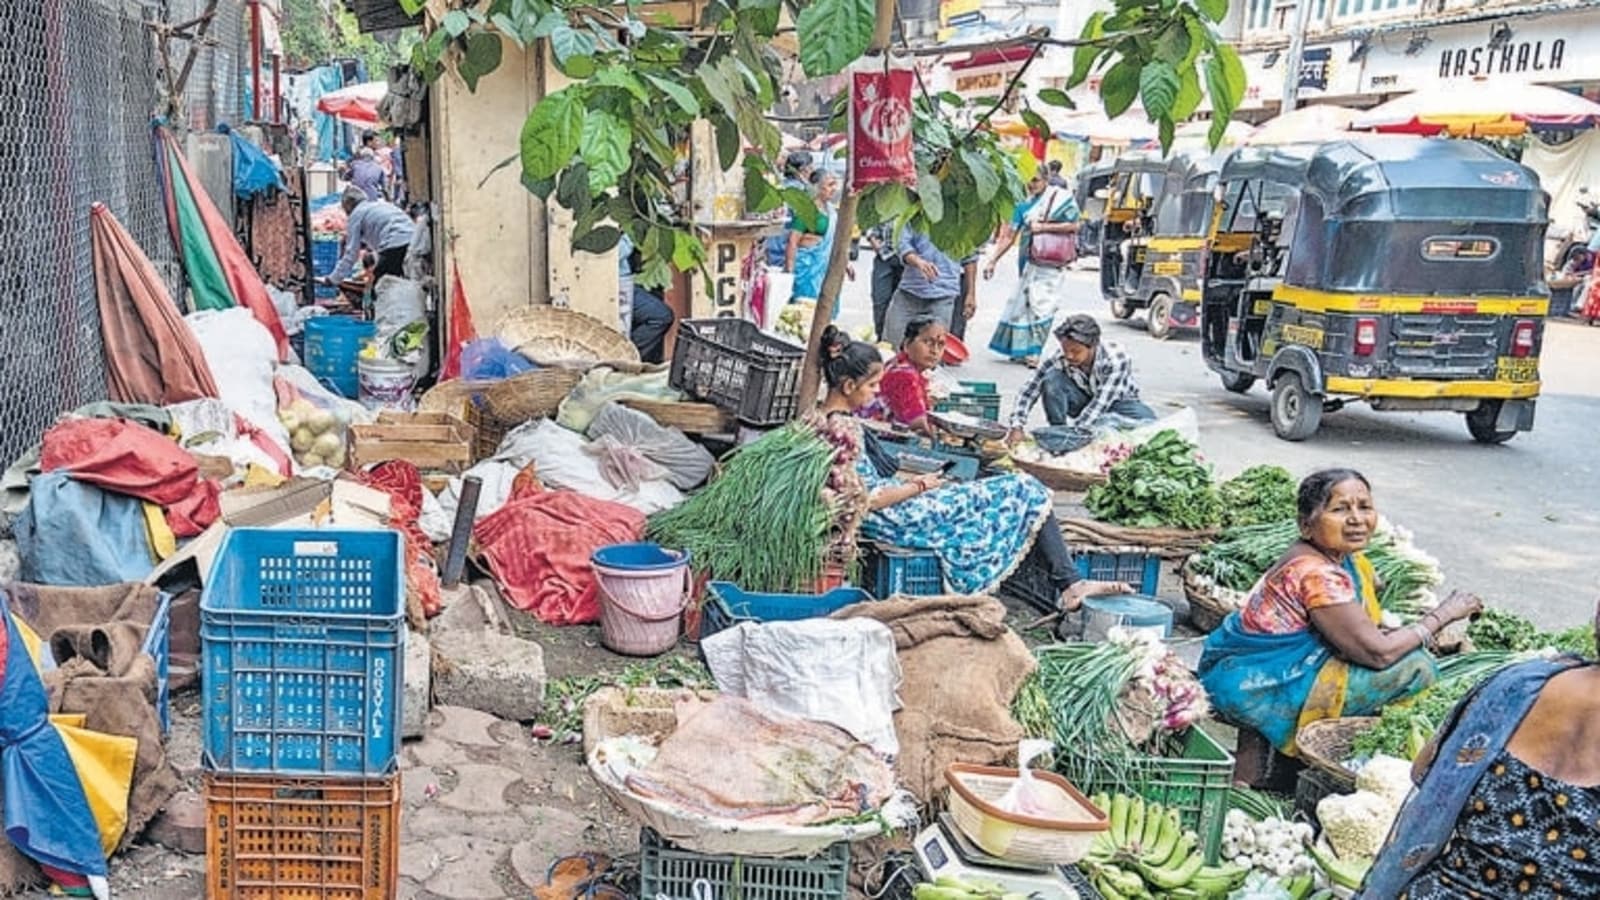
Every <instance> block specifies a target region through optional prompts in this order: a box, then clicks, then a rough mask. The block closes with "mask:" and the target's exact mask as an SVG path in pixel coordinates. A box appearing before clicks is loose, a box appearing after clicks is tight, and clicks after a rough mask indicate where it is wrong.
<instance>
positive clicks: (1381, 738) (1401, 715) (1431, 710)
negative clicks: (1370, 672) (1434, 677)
mask: <svg viewBox="0 0 1600 900" xmlns="http://www.w3.org/2000/svg"><path fill="white" fill-rule="evenodd" d="M1482 677H1487V674H1485V675H1484V676H1482ZM1482 677H1471V676H1467V677H1461V678H1452V679H1449V680H1447V681H1439V682H1436V683H1435V684H1434V685H1433V686H1432V687H1430V688H1428V689H1427V690H1424V691H1423V692H1422V693H1420V694H1418V695H1417V696H1415V697H1413V698H1412V699H1411V700H1410V701H1408V702H1405V703H1391V704H1389V705H1388V706H1387V707H1385V708H1384V710H1383V715H1381V716H1379V717H1378V724H1377V725H1376V726H1374V727H1373V728H1372V730H1370V731H1364V732H1362V733H1361V734H1358V735H1356V736H1355V739H1354V740H1353V741H1351V743H1350V754H1351V758H1362V757H1372V756H1377V755H1378V754H1380V753H1382V754H1384V755H1385V756H1393V757H1396V758H1397V759H1416V757H1417V754H1418V753H1421V752H1422V748H1423V746H1424V745H1425V744H1427V742H1428V739H1429V738H1431V737H1433V734H1434V732H1436V731H1438V730H1439V726H1440V725H1442V724H1443V723H1444V720H1445V717H1446V716H1448V715H1449V714H1450V710H1452V709H1454V708H1455V706H1456V702H1457V701H1459V700H1460V699H1461V698H1462V697H1465V696H1466V695H1467V692H1468V691H1470V690H1472V689H1473V688H1474V687H1476V686H1477V684H1478V682H1479V681H1481V680H1482Z"/></svg>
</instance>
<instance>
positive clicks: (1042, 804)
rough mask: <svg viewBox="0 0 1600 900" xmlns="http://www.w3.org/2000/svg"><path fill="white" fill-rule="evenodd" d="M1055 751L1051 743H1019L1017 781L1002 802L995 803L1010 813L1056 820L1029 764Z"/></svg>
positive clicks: (1028, 741) (1002, 798) (1031, 741)
mask: <svg viewBox="0 0 1600 900" xmlns="http://www.w3.org/2000/svg"><path fill="white" fill-rule="evenodd" d="M1053 749H1055V745H1054V744H1052V743H1050V742H1049V741H1040V740H1025V741H1018V742H1017V780H1016V781H1014V782H1012V783H1011V787H1010V788H1009V789H1007V790H1006V792H1005V794H1004V795H1003V796H1001V798H1000V800H999V801H998V802H997V803H995V805H996V806H998V807H1000V808H1001V809H1002V810H1005V811H1006V812H1008V813H1011V814H1013V815H1018V816H1032V817H1034V818H1039V819H1050V818H1054V817H1055V814H1054V813H1052V812H1051V811H1050V803H1049V800H1048V798H1046V797H1043V796H1041V794H1042V789H1041V788H1040V787H1039V780H1038V779H1037V778H1034V777H1033V772H1032V771H1031V770H1030V769H1029V768H1028V763H1030V762H1032V761H1033V760H1035V759H1037V758H1038V757H1040V756H1043V755H1045V754H1046V753H1049V752H1050V751H1051V750H1053Z"/></svg>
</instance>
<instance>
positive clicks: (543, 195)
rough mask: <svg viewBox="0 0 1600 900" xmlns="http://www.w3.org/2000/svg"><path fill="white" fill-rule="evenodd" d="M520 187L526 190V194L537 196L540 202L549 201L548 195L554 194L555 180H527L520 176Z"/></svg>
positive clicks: (526, 177) (524, 176)
mask: <svg viewBox="0 0 1600 900" xmlns="http://www.w3.org/2000/svg"><path fill="white" fill-rule="evenodd" d="M522 186H523V187H524V188H527V190H528V193H530V194H534V195H536V196H538V198H539V199H540V200H549V199H550V195H551V194H553V193H555V189H556V180H555V179H554V178H529V177H528V176H527V175H526V174H524V175H523V176H522Z"/></svg>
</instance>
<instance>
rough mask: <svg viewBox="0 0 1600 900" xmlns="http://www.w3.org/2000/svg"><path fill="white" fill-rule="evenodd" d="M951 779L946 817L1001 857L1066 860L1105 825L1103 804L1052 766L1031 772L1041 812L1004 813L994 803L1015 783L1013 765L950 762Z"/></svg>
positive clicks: (1063, 863) (1073, 857) (947, 773)
mask: <svg viewBox="0 0 1600 900" xmlns="http://www.w3.org/2000/svg"><path fill="white" fill-rule="evenodd" d="M944 778H945V781H947V782H948V783H949V784H950V817H951V818H952V819H954V820H955V823H956V827H957V828H959V829H961V833H962V834H965V835H966V836H967V837H968V838H970V839H971V840H972V842H973V843H975V844H977V845H978V846H979V847H981V848H983V850H984V851H985V852H987V853H989V854H991V855H993V856H997V857H999V858H1001V859H1007V860H1012V861H1014V862H1019V863H1035V864H1038V865H1057V866H1066V865H1071V864H1073V863H1075V862H1077V861H1078V860H1080V859H1082V858H1083V857H1084V856H1085V855H1087V854H1088V852H1089V848H1090V846H1091V845H1093V844H1094V839H1095V837H1096V836H1097V835H1099V834H1100V833H1102V832H1104V831H1105V830H1106V829H1107V828H1108V827H1110V826H1109V820H1108V819H1107V818H1106V814H1105V812H1104V811H1103V810H1099V809H1096V808H1095V806H1094V804H1092V803H1090V802H1089V798H1087V797H1085V796H1084V795H1083V794H1082V792H1080V791H1079V790H1078V789H1077V788H1075V787H1073V786H1072V784H1071V783H1070V782H1068V781H1067V780H1066V779H1065V778H1062V777H1061V776H1060V775H1057V774H1055V773H1054V772H1035V773H1034V778H1035V779H1037V782H1038V786H1039V788H1040V789H1041V790H1040V791H1039V799H1040V802H1041V803H1042V804H1043V805H1044V806H1045V807H1046V808H1047V809H1048V810H1049V815H1047V816H1043V817H1035V816H1026V815H1021V814H1019V813H1009V812H1006V811H1005V810H1002V809H1001V808H1000V807H999V806H997V805H996V804H997V803H998V802H999V801H1000V799H1001V798H1003V797H1004V796H1005V794H1006V792H1007V791H1009V790H1011V786H1012V785H1013V784H1015V783H1016V781H1017V778H1018V774H1017V770H1016V769H1003V768H996V767H993V766H974V765H968V764H966V763H953V764H951V765H950V766H949V767H948V768H946V769H945V771H944Z"/></svg>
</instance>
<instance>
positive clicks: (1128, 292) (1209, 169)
mask: <svg viewBox="0 0 1600 900" xmlns="http://www.w3.org/2000/svg"><path fill="white" fill-rule="evenodd" d="M1220 163H1221V159H1220V157H1214V156H1211V155H1209V154H1206V153H1203V152H1200V151H1194V150H1190V151H1181V152H1179V153H1176V154H1174V155H1173V156H1171V157H1169V158H1168V159H1166V160H1164V161H1163V164H1164V165H1165V172H1164V174H1163V175H1162V176H1161V177H1160V179H1159V187H1158V188H1157V190H1156V193H1155V195H1154V196H1153V197H1152V198H1151V199H1150V203H1149V209H1150V214H1149V215H1148V216H1147V217H1145V219H1144V220H1143V223H1144V224H1143V225H1141V233H1138V234H1135V235H1134V236H1132V237H1130V238H1126V239H1125V240H1126V242H1127V247H1128V250H1129V251H1130V252H1129V253H1126V254H1124V253H1120V252H1119V254H1118V258H1119V259H1122V261H1123V270H1122V271H1121V272H1119V273H1115V274H1114V276H1113V277H1112V278H1111V279H1109V284H1108V280H1107V278H1106V276H1105V275H1103V274H1102V275H1101V286H1102V288H1107V289H1108V290H1109V293H1108V294H1107V296H1106V299H1107V300H1109V301H1110V302H1111V314H1112V315H1114V316H1116V317H1117V318H1119V319H1126V318H1128V317H1129V316H1131V315H1133V314H1134V313H1135V312H1136V311H1138V310H1140V309H1144V310H1147V312H1146V313H1145V326H1146V328H1148V329H1149V331H1150V334H1151V336H1153V337H1155V338H1156V339H1158V340H1165V339H1166V338H1168V337H1170V336H1171V335H1172V332H1173V329H1175V328H1198V327H1199V326H1200V270H1201V267H1202V261H1203V258H1204V256H1205V243H1206V238H1207V237H1209V236H1210V234H1211V215H1212V210H1213V208H1214V207H1215V200H1214V198H1213V194H1214V193H1215V187H1216V182H1217V169H1218V167H1219V165H1220ZM1144 165H1145V163H1144V162H1143V161H1140V162H1139V163H1138V164H1137V166H1138V167H1141V168H1142V167H1143V166H1144ZM1130 176H1131V173H1130ZM1129 181H1130V183H1131V181H1132V178H1131V177H1130V179H1129ZM1155 183H1156V182H1155V180H1152V182H1151V184H1152V185H1154V184H1155Z"/></svg>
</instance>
